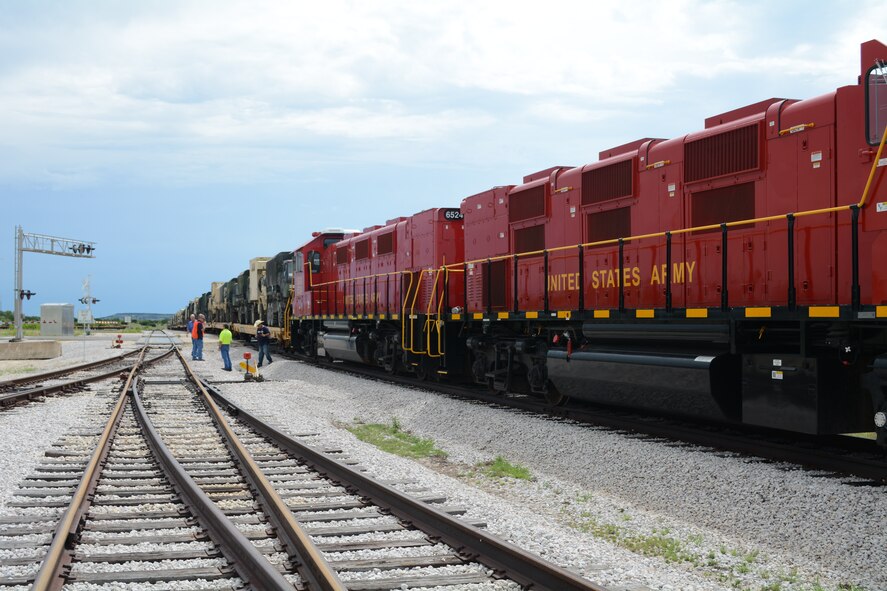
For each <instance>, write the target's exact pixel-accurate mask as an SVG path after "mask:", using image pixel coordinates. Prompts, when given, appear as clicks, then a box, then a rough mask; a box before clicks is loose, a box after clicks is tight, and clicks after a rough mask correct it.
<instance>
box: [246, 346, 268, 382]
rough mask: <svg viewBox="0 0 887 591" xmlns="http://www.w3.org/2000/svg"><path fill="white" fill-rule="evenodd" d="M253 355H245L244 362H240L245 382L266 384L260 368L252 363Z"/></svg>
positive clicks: (248, 353)
mask: <svg viewBox="0 0 887 591" xmlns="http://www.w3.org/2000/svg"><path fill="white" fill-rule="evenodd" d="M252 357H253V354H252V353H250V352H249V351H247V352H246V353H244V354H243V361H241V362H240V368H241V369H243V370H244V373H243V380H244V381H245V382H264V381H265V378H264V377H263V376H262V375H261V374H260V373H259V368H258V367H256V366H255V365H253V364H252V363H250V360H251V359H252Z"/></svg>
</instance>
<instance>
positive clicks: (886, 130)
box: [859, 125, 887, 209]
mask: <svg viewBox="0 0 887 591" xmlns="http://www.w3.org/2000/svg"><path fill="white" fill-rule="evenodd" d="M885 141H887V125H885V126H884V133H883V134H882V135H881V143H880V144H878V153H877V154H875V160H874V161H873V162H872V169H871V170H870V171H869V178H868V180H867V181H866V182H865V189H863V191H862V198H861V199H860V200H859V209H862V208H863V207H865V202H866V200H867V199H868V197H869V187H871V186H872V180H873V179H874V178H875V171H876V170H877V169H878V162H880V160H881V154H882V153H883V152H884V142H885Z"/></svg>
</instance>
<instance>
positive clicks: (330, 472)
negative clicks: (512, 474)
mask: <svg viewBox="0 0 887 591" xmlns="http://www.w3.org/2000/svg"><path fill="white" fill-rule="evenodd" d="M204 388H205V389H206V391H207V392H208V393H209V394H210V395H211V396H212V397H213V398H214V399H215V400H216V401H218V403H219V404H220V405H222V406H223V407H225V408H227V409H228V410H229V411H230V412H232V413H233V414H236V415H237V418H238V419H239V420H241V421H243V422H244V423H245V424H247V425H249V426H250V427H252V428H253V429H254V430H255V431H257V432H259V433H261V434H262V435H264V436H266V437H268V438H269V439H271V440H272V441H274V443H275V444H276V445H278V446H280V447H281V448H283V449H285V450H287V451H288V452H290V453H292V454H295V455H297V456H299V457H300V458H303V460H304V462H305V464H306V465H308V466H310V467H311V468H313V469H314V470H317V471H318V472H320V473H321V474H323V475H324V476H325V477H326V478H329V479H330V480H333V481H336V482H338V483H339V484H340V485H341V486H344V487H346V488H348V489H349V490H354V491H357V493H358V494H360V495H362V496H365V497H367V498H368V499H370V500H371V501H372V502H373V503H376V504H377V505H380V506H382V507H386V508H388V509H389V510H390V512H391V514H392V515H395V516H396V517H398V518H399V519H402V520H404V521H407V522H409V523H412V524H414V525H415V526H416V527H418V528H419V529H422V530H423V531H425V532H426V534H429V535H432V536H435V537H437V538H439V539H440V540H441V541H442V542H444V543H446V544H448V545H450V546H452V547H453V548H458V549H460V550H461V551H462V553H463V554H465V555H467V556H471V557H472V558H473V559H474V560H476V561H477V562H480V563H481V564H483V565H485V566H486V567H487V568H490V569H493V570H495V571H498V572H501V573H503V574H504V576H505V577H507V578H509V579H511V580H513V581H516V582H517V583H518V584H520V585H523V586H524V587H527V588H531V589H538V590H550V591H606V589H605V588H603V587H600V586H598V585H596V584H594V583H592V582H590V581H588V580H586V579H583V578H582V577H579V576H578V575H575V574H573V573H572V572H570V571H568V570H566V569H563V568H561V567H559V566H556V565H554V564H552V563H550V562H547V561H545V560H543V559H541V558H540V557H538V556H536V555H534V554H531V553H530V552H527V551H525V550H523V549H521V548H518V547H517V546H515V545H513V544H511V543H509V542H506V541H504V540H501V539H499V538H497V537H495V536H492V535H490V534H489V533H487V532H485V531H483V530H481V529H479V528H476V527H473V526H471V525H469V524H467V523H465V522H463V521H461V520H459V519H454V518H453V517H452V516H450V515H448V514H447V513H445V512H443V511H440V510H439V509H436V508H434V507H432V506H430V505H429V504H428V503H425V502H423V501H421V500H417V499H415V498H413V497H411V496H410V495H408V494H405V493H402V492H400V491H398V490H397V489H395V488H393V487H391V486H388V485H386V484H383V483H381V482H379V481H377V480H374V479H373V478H371V477H369V476H366V475H365V474H363V473H361V472H359V471H357V470H354V469H352V468H349V467H348V466H346V465H344V464H342V463H340V462H337V461H336V460H334V459H332V458H328V457H326V456H325V455H324V454H323V453H322V452H319V451H317V450H314V449H312V448H310V447H308V446H306V445H303V444H301V443H299V442H298V441H296V440H295V439H293V438H291V437H288V436H287V435H285V434H283V433H281V432H280V431H278V430H277V429H275V428H274V427H272V426H270V425H268V424H266V423H264V422H263V421H261V420H259V419H257V418H256V417H255V416H253V415H252V414H250V413H248V412H247V411H245V410H244V409H242V408H240V407H239V406H237V405H236V404H235V403H234V402H232V401H230V400H228V399H227V398H225V396H223V395H222V393H221V392H219V391H218V390H217V389H216V388H214V387H213V386H211V385H210V384H208V383H206V382H204Z"/></svg>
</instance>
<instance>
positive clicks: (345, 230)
mask: <svg viewBox="0 0 887 591" xmlns="http://www.w3.org/2000/svg"><path fill="white" fill-rule="evenodd" d="M320 234H360V230H349V229H348V228H324V229H323V230H321V231H320Z"/></svg>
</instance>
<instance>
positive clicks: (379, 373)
mask: <svg viewBox="0 0 887 591" xmlns="http://www.w3.org/2000/svg"><path fill="white" fill-rule="evenodd" d="M275 353H276V354H280V355H285V356H287V357H289V358H291V359H297V360H300V361H304V362H307V363H312V364H314V365H316V366H318V367H323V368H326V369H329V370H332V371H343V372H347V373H350V374H352V375H355V376H359V377H364V378H369V379H373V380H381V381H385V382H388V383H394V384H399V385H402V386H406V387H410V388H421V389H425V390H430V391H433V392H436V393H439V394H444V395H447V396H451V397H454V398H461V399H465V400H472V401H479V402H484V403H486V404H490V405H495V406H499V407H502V408H503V409H511V410H516V411H523V412H531V413H533V414H538V415H541V416H548V417H553V418H555V419H557V420H563V419H569V420H574V421H577V422H579V423H587V424H590V425H595V426H602V427H607V428H610V429H616V430H620V431H630V432H632V433H637V434H639V435H643V436H649V437H653V438H662V439H669V440H673V441H677V442H681V443H689V444H693V445H700V446H705V447H710V448H712V449H715V450H719V451H725V452H731V453H737V454H743V455H749V456H755V457H758V458H762V459H766V460H770V461H774V462H787V463H790V464H795V465H798V466H802V467H804V468H805V469H810V470H824V471H828V472H834V473H837V474H841V475H847V476H855V477H858V478H862V479H865V480H866V481H867V482H866V483H862V484H877V485H883V484H887V452H885V451H884V450H882V449H879V448H877V447H876V446H875V444H874V443H872V442H869V441H865V440H859V439H854V438H849V437H838V436H835V437H833V438H830V439H828V440H827V442H826V443H823V440H821V439H820V440H818V441H817V440H814V439H813V438H805V437H804V436H802V435H798V436H797V437H790V436H788V435H787V434H786V433H784V432H776V433H774V432H770V431H767V430H765V429H754V428H751V427H740V426H734V425H720V424H709V423H701V422H698V421H692V420H689V419H683V418H672V417H664V416H649V415H641V414H638V413H634V412H630V411H625V410H620V409H613V408H606V407H600V406H596V405H593V404H590V403H589V404H584V403H568V404H566V405H563V406H552V405H550V404H547V403H546V402H545V401H544V400H542V399H540V398H535V397H532V396H527V395H523V394H506V395H502V394H498V393H492V392H490V391H488V390H487V389H485V388H483V387H481V386H473V385H468V386H466V385H460V384H450V383H444V382H435V381H419V380H417V379H416V378H414V377H411V376H404V375H396V374H394V375H393V374H390V373H388V372H385V371H384V370H382V369H381V368H374V367H371V366H367V365H361V364H356V363H350V362H341V363H338V362H337V363H330V362H327V361H325V360H322V359H314V358H312V357H309V356H307V355H301V354H297V353H292V352H285V351H282V350H279V349H278V350H277V351H276V352H275ZM854 484H856V483H854Z"/></svg>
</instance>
